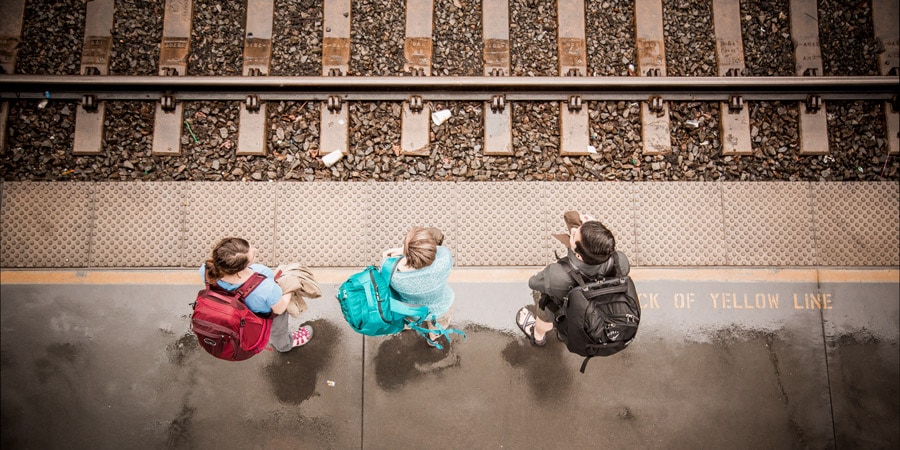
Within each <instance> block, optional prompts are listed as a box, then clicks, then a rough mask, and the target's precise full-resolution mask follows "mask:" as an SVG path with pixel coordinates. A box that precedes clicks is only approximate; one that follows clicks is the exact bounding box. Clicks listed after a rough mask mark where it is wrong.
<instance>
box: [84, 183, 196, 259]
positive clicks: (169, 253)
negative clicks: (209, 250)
mask: <svg viewBox="0 0 900 450" xmlns="http://www.w3.org/2000/svg"><path fill="white" fill-rule="evenodd" d="M184 187H185V184H184V183H177V182H166V183H99V184H97V185H96V186H95V192H96V194H95V198H96V207H95V209H96V211H97V214H96V216H97V218H96V220H95V221H94V224H95V225H94V245H93V255H92V257H91V266H93V267H175V266H180V265H181V262H182V261H183V260H184V258H183V254H182V248H181V246H182V244H183V241H184V232H183V231H184V230H183V218H184V215H183V210H184V208H183V207H182V204H183V203H184V195H183V191H184ZM198 264H199V263H198Z"/></svg>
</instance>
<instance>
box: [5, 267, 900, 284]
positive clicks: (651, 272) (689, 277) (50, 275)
mask: <svg viewBox="0 0 900 450" xmlns="http://www.w3.org/2000/svg"><path fill="white" fill-rule="evenodd" d="M359 270H360V269H359V268H328V267H326V268H312V271H313V273H314V274H315V276H316V279H318V280H319V282H320V283H326V284H338V283H342V282H343V281H344V280H346V279H347V278H349V277H350V275H352V274H354V273H356V272H358V271H359ZM539 270H541V267H458V268H455V269H453V271H452V272H451V273H450V281H451V282H453V283H490V282H521V283H526V282H527V281H528V279H529V278H530V277H531V276H532V275H534V274H535V273H537V272H538V271H539ZM631 276H632V278H634V280H635V281H638V282H640V281H698V282H700V281H705V282H714V281H718V282H749V283H753V282H768V283H772V282H778V283H817V282H822V283H828V282H832V283H852V282H860V283H898V282H900V269H892V268H873V269H859V268H852V269H831V268H828V269H816V268H800V269H773V268H755V269H754V268H727V267H726V268H707V267H704V268H683V267H679V268H649V267H646V268H642V267H635V268H634V269H633V270H632V271H631ZM199 278H200V277H199V275H198V273H197V269H159V270H152V269H151V270H144V269H122V270H104V269H97V270H19V269H6V270H0V284H157V285H200V284H201V282H200V279H199Z"/></svg>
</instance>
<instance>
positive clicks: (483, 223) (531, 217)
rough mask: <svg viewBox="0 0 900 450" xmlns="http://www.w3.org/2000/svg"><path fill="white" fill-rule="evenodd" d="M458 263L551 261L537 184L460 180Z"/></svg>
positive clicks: (507, 264) (492, 263)
mask: <svg viewBox="0 0 900 450" xmlns="http://www.w3.org/2000/svg"><path fill="white" fill-rule="evenodd" d="M456 187H457V190H458V194H457V199H458V200H457V205H458V206H457V211H456V213H457V216H458V219H457V220H458V222H457V232H458V239H459V252H458V255H457V258H456V261H457V264H459V265H464V266H520V265H543V264H546V263H547V258H546V254H547V248H548V246H549V240H548V233H549V230H548V229H547V228H546V221H545V220H544V217H545V214H544V211H543V207H542V204H543V200H542V198H541V187H540V184H538V183H527V182H493V183H488V182H484V183H457V185H456Z"/></svg>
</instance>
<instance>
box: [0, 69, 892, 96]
mask: <svg viewBox="0 0 900 450" xmlns="http://www.w3.org/2000/svg"><path fill="white" fill-rule="evenodd" d="M898 92H900V77H897V76H871V77H269V76H259V77H235V76H232V77H211V76H198V77H191V76H184V77H159V76H142V77H133V76H59V75H0V98H2V99H3V100H18V99H38V98H50V99H63V100H66V99H80V98H81V97H82V96H83V95H87V94H91V95H95V96H96V98H97V100H157V99H159V98H160V96H162V95H171V96H172V97H173V98H174V99H175V100H180V101H186V100H244V99H245V98H246V96H247V95H257V96H258V97H259V100H261V101H273V100H321V101H325V100H327V99H328V98H329V97H331V96H339V97H341V99H343V100H350V101H403V100H407V99H408V98H409V97H410V96H411V95H420V96H422V97H423V99H425V100H429V101H444V100H462V101H490V100H491V98H492V97H493V96H494V95H501V94H502V95H504V96H505V97H506V100H508V101H565V100H567V99H568V98H569V97H570V96H572V95H579V96H581V97H582V99H583V100H646V99H647V98H648V97H649V96H661V97H663V98H664V99H666V100H702V101H726V100H728V98H729V97H730V96H732V95H740V96H742V97H743V98H744V99H745V100H804V99H806V97H807V96H808V95H810V94H815V95H819V96H820V97H821V98H822V99H823V100H893V101H896V95H897V93H898Z"/></svg>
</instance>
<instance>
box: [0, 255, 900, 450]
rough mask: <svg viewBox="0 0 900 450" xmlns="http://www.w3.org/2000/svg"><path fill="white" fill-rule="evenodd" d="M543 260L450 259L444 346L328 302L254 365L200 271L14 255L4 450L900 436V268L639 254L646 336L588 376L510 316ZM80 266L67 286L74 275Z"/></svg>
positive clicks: (840, 442) (830, 444) (329, 283)
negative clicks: (366, 329)
mask: <svg viewBox="0 0 900 450" xmlns="http://www.w3.org/2000/svg"><path fill="white" fill-rule="evenodd" d="M535 270H537V268H522V269H519V270H511V269H468V268H466V269H461V270H454V275H453V278H452V286H453V288H454V290H455V292H456V294H457V302H456V306H455V309H456V312H455V314H454V325H455V326H456V327H458V328H461V329H462V330H464V331H465V332H466V334H467V338H466V339H464V340H461V339H456V338H454V343H453V345H452V346H451V347H450V348H449V349H446V350H443V351H439V350H436V349H432V348H429V347H427V346H426V345H425V342H424V341H423V340H421V339H420V338H418V337H417V336H416V335H414V334H411V333H410V332H406V333H401V334H399V335H395V336H389V337H379V338H371V337H368V338H363V337H362V336H361V335H358V334H355V333H354V332H353V331H352V330H350V328H349V327H348V326H347V325H346V324H345V323H344V322H343V318H342V316H341V313H340V308H339V306H338V304H337V301H336V300H334V293H335V291H336V288H337V286H338V285H339V284H340V281H342V280H343V278H345V276H346V275H348V274H349V273H350V271H346V270H337V269H331V270H325V269H323V270H321V271H319V272H317V276H319V277H320V281H321V282H322V288H323V294H324V295H323V297H322V298H321V299H317V300H311V301H310V311H309V312H308V313H307V314H306V316H305V317H304V318H303V319H302V320H294V319H292V324H293V325H299V324H300V323H301V322H302V321H311V322H312V323H313V325H314V327H315V330H316V331H315V333H316V334H315V337H314V339H313V341H312V342H311V343H310V344H309V345H307V346H306V347H303V348H300V349H295V350H293V351H291V352H289V353H286V354H277V353H275V352H263V353H262V354H260V355H258V356H256V357H254V358H253V359H251V360H248V361H245V362H241V363H228V362H224V361H218V360H216V359H214V358H212V357H210V356H209V355H207V354H206V353H204V352H203V351H202V350H201V349H200V348H199V346H198V345H197V344H196V338H195V337H194V336H192V335H191V334H190V333H189V332H188V319H189V314H190V306H189V303H191V302H192V301H193V297H194V295H195V294H196V291H197V290H198V289H199V288H200V286H199V285H197V284H196V283H193V281H192V280H193V279H192V278H191V277H196V272H194V271H157V272H152V271H150V272H147V271H143V272H138V271H133V272H128V271H119V272H114V273H113V274H112V275H113V276H112V277H111V278H104V277H101V276H99V275H98V274H97V273H92V272H79V273H75V272H73V275H72V277H69V278H61V279H62V280H63V281H61V282H60V281H58V280H60V278H54V277H53V276H52V275H53V274H49V275H45V274H40V273H37V275H34V274H35V273H34V272H16V271H4V272H3V273H2V275H3V279H2V285H0V295H2V301H0V307H2V311H0V312H2V314H0V316H2V330H0V337H2V340H0V342H2V347H0V348H2V351H0V357H2V358H0V361H2V365H0V373H2V446H3V448H4V449H7V448H9V449H15V448H92V449H94V448H218V449H221V448H291V449H296V448H315V449H318V448H336V449H345V448H365V449H395V448H434V449H443V448H448V449H449V448H478V449H481V448H525V449H531V448H535V449H536V448H604V447H631V448H660V449H661V448H666V449H671V448H704V449H705V448H839V449H842V448H891V449H893V448H897V447H898V445H900V381H898V377H900V355H898V340H900V339H898V337H900V276H898V273H900V271H898V270H897V269H895V268H891V269H884V270H880V269H872V270H826V269H818V270H817V269H787V270H778V269H752V270H750V269H733V268H732V269H697V268H694V269H641V268H635V269H634V270H633V272H632V275H633V277H634V279H635V282H636V285H637V288H638V292H639V293H640V295H641V302H642V306H643V318H642V324H641V328H640V331H639V335H638V336H639V337H638V340H637V341H636V342H635V344H634V345H633V346H632V347H630V348H629V349H627V350H626V351H624V352H622V353H620V354H617V355H614V356H611V357H608V358H594V359H593V360H591V361H590V363H589V364H588V367H587V373H586V374H584V375H582V374H580V373H579V372H578V368H579V366H580V364H581V358H580V357H578V356H576V355H573V354H570V353H568V352H567V351H566V349H565V348H564V346H563V345H562V344H561V343H560V342H558V341H557V340H556V339H554V338H553V337H555V335H551V339H550V340H549V343H548V345H547V346H545V347H542V348H536V347H533V346H531V345H530V344H528V343H526V341H525V340H524V338H523V336H522V335H521V332H520V331H519V330H518V328H517V327H516V325H515V323H514V321H513V316H514V314H515V311H516V310H517V309H518V308H519V307H521V306H523V305H524V304H526V303H527V302H528V299H529V298H530V295H529V291H528V289H527V286H526V284H525V280H527V276H528V275H530V274H531V273H532V272H533V271H535ZM66 280H69V281H66Z"/></svg>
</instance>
